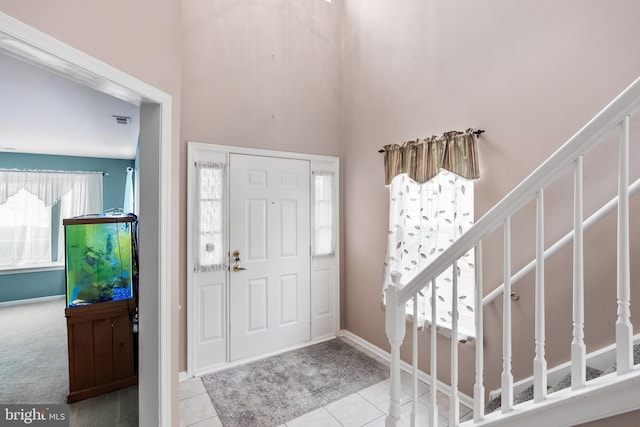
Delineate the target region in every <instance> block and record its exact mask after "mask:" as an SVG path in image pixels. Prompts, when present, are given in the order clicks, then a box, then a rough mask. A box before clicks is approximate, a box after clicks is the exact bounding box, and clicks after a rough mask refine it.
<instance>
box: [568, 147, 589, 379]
mask: <svg viewBox="0 0 640 427" xmlns="http://www.w3.org/2000/svg"><path fill="white" fill-rule="evenodd" d="M582 193H583V192H582V155H580V157H578V158H577V159H576V163H575V190H574V202H573V203H574V220H573V229H574V231H573V232H574V233H575V235H574V238H573V341H572V342H571V389H572V390H577V389H580V388H582V387H584V384H585V382H586V366H587V363H586V360H587V356H586V354H587V348H586V346H585V345H584V248H583V226H582V200H583V198H582Z"/></svg>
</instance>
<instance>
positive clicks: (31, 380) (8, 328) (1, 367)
mask: <svg viewBox="0 0 640 427" xmlns="http://www.w3.org/2000/svg"><path fill="white" fill-rule="evenodd" d="M0 325H2V327H1V328H0V343H2V344H1V345H0V378H2V381H0V402H2V403H5V404H20V403H49V404H60V403H66V398H67V393H68V391H69V379H68V375H69V374H68V372H69V363H68V361H67V327H66V319H65V317H64V299H62V298H61V299H56V300H53V301H47V302H39V303H34V304H25V305H16V306H7V307H1V308H0Z"/></svg>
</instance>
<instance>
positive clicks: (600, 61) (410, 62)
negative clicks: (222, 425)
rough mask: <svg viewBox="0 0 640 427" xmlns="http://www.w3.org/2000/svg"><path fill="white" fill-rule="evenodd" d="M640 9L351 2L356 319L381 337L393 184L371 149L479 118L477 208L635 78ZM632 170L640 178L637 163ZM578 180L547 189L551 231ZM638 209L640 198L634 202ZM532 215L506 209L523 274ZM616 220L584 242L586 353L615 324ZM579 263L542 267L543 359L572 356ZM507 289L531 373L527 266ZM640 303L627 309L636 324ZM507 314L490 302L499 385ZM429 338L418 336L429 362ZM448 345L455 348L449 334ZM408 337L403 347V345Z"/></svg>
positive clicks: (530, 252)
mask: <svg viewBox="0 0 640 427" xmlns="http://www.w3.org/2000/svg"><path fill="white" fill-rule="evenodd" d="M639 13H640V4H639V3H638V2H635V1H632V0H627V1H621V2H618V3H616V7H611V5H610V4H608V3H606V2H602V1H580V0H571V1H565V2H555V1H553V0H544V1H538V2H530V1H524V0H518V1H510V2H505V1H501V0H489V1H483V2H465V1H449V2H441V1H437V0H426V1H425V0H420V1H418V0H415V1H414V0H409V1H404V2H396V1H391V0H380V1H376V2H371V1H366V0H347V1H346V2H345V17H344V20H345V27H344V28H345V30H344V65H343V69H344V74H343V88H344V90H343V100H344V110H345V115H344V128H343V131H344V140H345V155H344V169H345V175H344V181H345V194H344V198H345V203H344V215H345V227H344V232H345V240H346V250H345V252H344V263H343V265H344V268H345V277H346V279H345V282H344V287H345V293H346V296H345V300H344V302H343V303H344V304H345V310H344V324H345V327H346V328H347V329H348V330H350V331H351V332H354V333H355V334H357V335H359V336H361V337H363V338H365V339H366V340H368V341H370V342H372V343H374V344H376V345H378V346H380V347H383V348H388V342H387V339H386V337H385V333H384V330H385V328H384V312H383V311H382V310H381V308H380V306H381V305H380V303H381V286H382V273H383V264H382V263H383V259H384V256H385V239H386V230H387V215H388V213H387V212H388V211H387V209H388V190H387V189H386V188H385V187H384V174H383V164H382V156H381V155H380V154H378V153H377V151H378V149H379V148H380V147H382V146H383V145H385V144H392V143H402V142H404V141H407V140H411V139H413V140H415V139H416V138H424V137H427V136H430V135H434V134H435V135H438V134H441V133H442V132H445V131H448V130H454V129H456V130H464V129H467V128H469V127H477V128H480V129H485V130H486V133H484V134H483V135H482V136H481V137H480V139H479V142H478V145H479V156H480V162H481V178H480V179H479V180H478V181H477V182H476V184H475V198H476V202H475V205H476V208H475V212H476V218H479V217H480V216H481V215H482V214H484V213H485V212H487V210H488V209H489V208H490V207H491V206H493V205H494V204H495V203H496V202H498V201H499V200H500V199H501V198H502V197H504V196H505V195H506V194H507V193H508V192H509V191H510V190H511V189H513V188H514V187H515V186H516V185H517V184H518V183H519V182H520V181H521V180H522V179H524V178H525V177H526V176H527V175H528V174H529V173H531V172H532V171H533V170H534V168H536V167H537V166H538V165H539V164H540V163H541V162H543V161H544V160H545V159H546V158H547V157H548V156H549V155H551V154H552V153H553V152H554V151H555V150H556V149H557V148H558V147H559V146H560V145H561V144H562V143H564V142H565V141H566V140H567V139H568V138H569V137H570V136H572V135H573V134H574V133H575V132H577V131H578V130H579V129H580V128H581V127H582V126H583V125H584V124H586V123H587V121H588V120H590V119H591V118H592V117H593V116H594V115H595V114H596V113H598V112H599V111H600V110H601V109H602V108H604V107H605V106H606V105H607V103H608V102H609V101H611V100H612V99H613V98H614V97H615V96H616V95H617V94H618V93H620V92H621V91H622V90H623V89H624V88H625V87H627V86H628V85H629V84H630V83H631V82H633V81H634V80H635V79H636V78H637V77H638V76H640V56H638V55H634V54H633V52H635V51H636V50H637V49H636V46H635V44H636V42H635V41H636V40H638V39H639V38H640V27H638V25H637V24H636V22H635V18H634V17H636V16H638V14H639ZM638 124H639V123H638V120H637V119H636V120H634V121H633V123H632V133H633V135H635V137H634V141H633V142H632V156H636V157H635V158H638V157H637V156H638V155H639V154H640V153H639V150H640V144H638V136H637V135H638V134H639V133H638V131H640V127H639V126H638ZM614 139H615V138H614ZM612 142H615V141H612ZM632 158H633V157H632ZM616 159H617V149H616V148H615V146H614V145H612V144H608V145H607V147H605V148H604V149H603V150H600V151H598V152H595V153H591V154H590V155H588V156H587V157H586V158H585V189H586V190H585V191H586V196H585V218H586V217H587V216H588V215H589V214H591V213H592V212H593V211H594V209H595V208H596V204H597V203H598V202H600V203H602V202H603V201H608V200H609V199H610V198H611V197H613V195H614V194H615V188H616V187H615V182H616V181H615V175H611V174H607V172H609V171H614V170H615V168H616ZM636 163H637V162H636ZM633 174H634V176H635V177H637V176H640V171H639V170H638V166H637V165H636V166H634V171H633ZM572 191H573V187H572V177H571V176H566V177H563V178H562V179H561V180H560V182H559V183H557V184H554V185H553V186H552V187H551V188H549V189H548V191H547V193H546V196H547V197H546V205H545V207H546V213H547V218H548V221H551V220H550V219H549V218H553V219H558V220H559V222H558V223H556V225H551V223H548V225H547V230H546V235H547V242H548V245H550V244H552V243H553V242H555V239H558V238H559V237H561V236H562V235H563V234H564V233H565V232H567V231H568V227H569V226H570V224H571V221H572V214H571V212H572V206H573V203H572V200H573V195H572V194H573V193H572ZM632 208H633V209H636V210H635V211H634V212H637V209H638V203H637V202H635V203H634V204H633V205H632ZM534 213H535V206H534V205H533V204H530V205H529V206H528V207H527V209H526V210H525V211H524V212H523V213H522V214H518V215H517V216H516V217H514V218H513V219H512V229H513V230H514V231H513V255H512V257H513V271H514V272H515V271H517V270H518V269H519V268H520V267H522V266H523V265H525V264H526V263H528V262H529V261H530V260H531V259H533V256H534V253H535V252H534V250H535V249H534V248H535V240H534V236H533V230H535V222H534V216H533V214H534ZM632 217H634V216H633V214H632ZM614 224H615V215H614V216H613V217H612V218H607V221H606V222H604V223H603V224H601V225H600V226H599V227H597V228H595V229H594V230H592V231H591V232H589V233H588V234H587V236H586V240H585V244H586V245H587V250H586V263H587V265H588V267H589V268H588V270H587V272H586V278H587V281H586V282H587V283H586V288H587V301H586V312H587V316H588V320H587V322H586V327H585V333H586V340H587V350H588V351H593V350H595V349H598V348H600V347H602V346H604V345H606V344H609V343H611V342H612V340H613V337H614V336H615V334H614V323H615V316H616V307H615V262H612V260H611V258H610V256H609V254H611V253H615V232H614V231H613V229H612V228H611V227H612V226H613V225H614ZM639 244H640V242H638V241H634V245H633V248H632V250H633V252H632V254H633V255H632V259H634V258H633V256H635V257H637V256H638V255H640V253H639V251H640V247H639V246H640V245H639ZM483 248H484V283H485V292H486V293H488V292H489V291H491V290H492V289H493V288H495V287H497V286H498V285H500V284H501V283H502V277H501V276H502V230H499V231H498V232H497V233H494V235H492V236H491V237H490V238H489V239H487V241H485V242H484V244H483ZM571 263H572V259H571V248H570V247H569V248H568V249H567V250H566V251H563V252H562V253H560V254H559V256H558V257H556V258H554V259H553V260H551V261H550V262H549V263H548V264H547V267H546V276H547V303H548V305H547V316H548V317H547V322H548V323H547V324H548V332H547V334H548V335H547V352H548V353H547V357H548V361H549V366H550V367H552V366H555V365H557V364H559V363H562V362H564V361H566V360H568V358H569V357H568V354H569V353H568V351H569V343H570V341H571V300H570V288H571V280H572V279H571ZM633 273H634V274H635V279H634V281H633V283H634V292H638V287H639V286H640V285H639V282H640V280H639V276H640V271H638V269H637V268H635V267H634V272H633ZM632 277H633V276H632ZM514 290H516V291H517V292H519V293H520V301H518V302H517V303H515V304H514V308H513V317H514V331H517V332H516V333H515V334H514V340H515V341H514V376H515V377H516V380H517V379H520V378H523V377H527V376H529V375H531V372H532V359H533V349H534V346H533V343H534V341H533V324H534V321H533V286H532V276H531V275H530V276H529V277H527V278H525V279H524V280H523V283H519V284H517V285H515V287H514ZM638 314H640V313H639V310H634V323H635V324H636V325H637V324H638V321H639V318H638ZM501 316H502V307H501V303H500V302H499V301H498V302H496V303H493V304H490V305H487V306H486V307H485V327H486V328H487V331H488V332H487V333H488V335H487V336H486V339H485V349H486V353H485V361H486V365H485V372H486V377H485V381H486V386H487V389H488V390H491V389H496V388H498V387H499V374H500V372H501V370H502V352H501V350H502V339H501V331H502V326H501ZM594 319H596V320H594ZM409 341H410V340H409ZM426 341H428V340H427V339H424V340H422V341H421V349H422V352H423V354H424V358H423V359H422V362H424V366H423V367H424V369H427V370H428V356H427V354H428V351H427V342H426ZM405 344H406V341H405ZM439 345H440V348H441V349H446V348H448V347H449V344H448V341H447V340H446V339H444V338H442V339H441V342H440V343H439ZM409 350H410V348H409V345H405V347H404V348H403V352H404V356H406V357H407V358H410V351H409ZM460 350H461V365H460V366H461V369H462V371H461V373H460V378H461V388H462V390H463V391H464V392H466V393H467V394H471V393H472V387H473V379H474V371H473V366H474V362H473V361H474V359H473V354H474V347H473V346H472V345H464V346H461V349H460ZM443 351H444V353H443V354H442V355H441V357H440V359H439V360H440V370H439V373H440V374H441V375H442V377H441V378H442V379H443V380H444V381H447V380H448V375H449V372H450V369H449V367H448V355H447V354H446V352H447V351H448V350H443Z"/></svg>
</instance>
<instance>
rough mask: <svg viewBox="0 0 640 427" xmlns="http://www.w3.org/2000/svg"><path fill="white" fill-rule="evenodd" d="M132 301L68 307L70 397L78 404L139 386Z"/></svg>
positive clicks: (69, 401) (68, 397) (66, 314)
mask: <svg viewBox="0 0 640 427" xmlns="http://www.w3.org/2000/svg"><path fill="white" fill-rule="evenodd" d="M134 313H135V303H134V300H133V299H128V300H121V301H112V302H103V303H98V304H93V305H87V306H80V307H69V308H67V309H66V310H65V316H66V318H67V339H68V345H69V394H68V395H67V403H73V402H77V401H78V400H82V399H87V398H90V397H94V396H98V395H101V394H104V393H109V392H112V391H114V390H118V389H121V388H126V387H130V386H133V385H136V384H137V383H138V375H137V366H136V358H135V356H134V347H135V345H134V339H133V328H132V320H131V319H132V315H133V314H134Z"/></svg>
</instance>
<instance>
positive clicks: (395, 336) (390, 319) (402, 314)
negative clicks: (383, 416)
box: [385, 271, 406, 427]
mask: <svg viewBox="0 0 640 427" xmlns="http://www.w3.org/2000/svg"><path fill="white" fill-rule="evenodd" d="M401 277H402V274H400V273H399V272H397V271H394V272H392V273H391V282H392V284H391V285H389V286H387V290H386V293H387V311H386V332H387V338H389V343H390V344H391V401H390V402H389V415H387V420H386V422H385V426H386V427H397V426H399V425H400V421H401V419H402V411H401V404H402V402H401V398H400V345H402V340H403V339H404V334H405V330H406V324H405V319H406V310H405V307H404V304H402V305H401V306H400V305H399V304H398V292H399V291H400V278H401Z"/></svg>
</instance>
